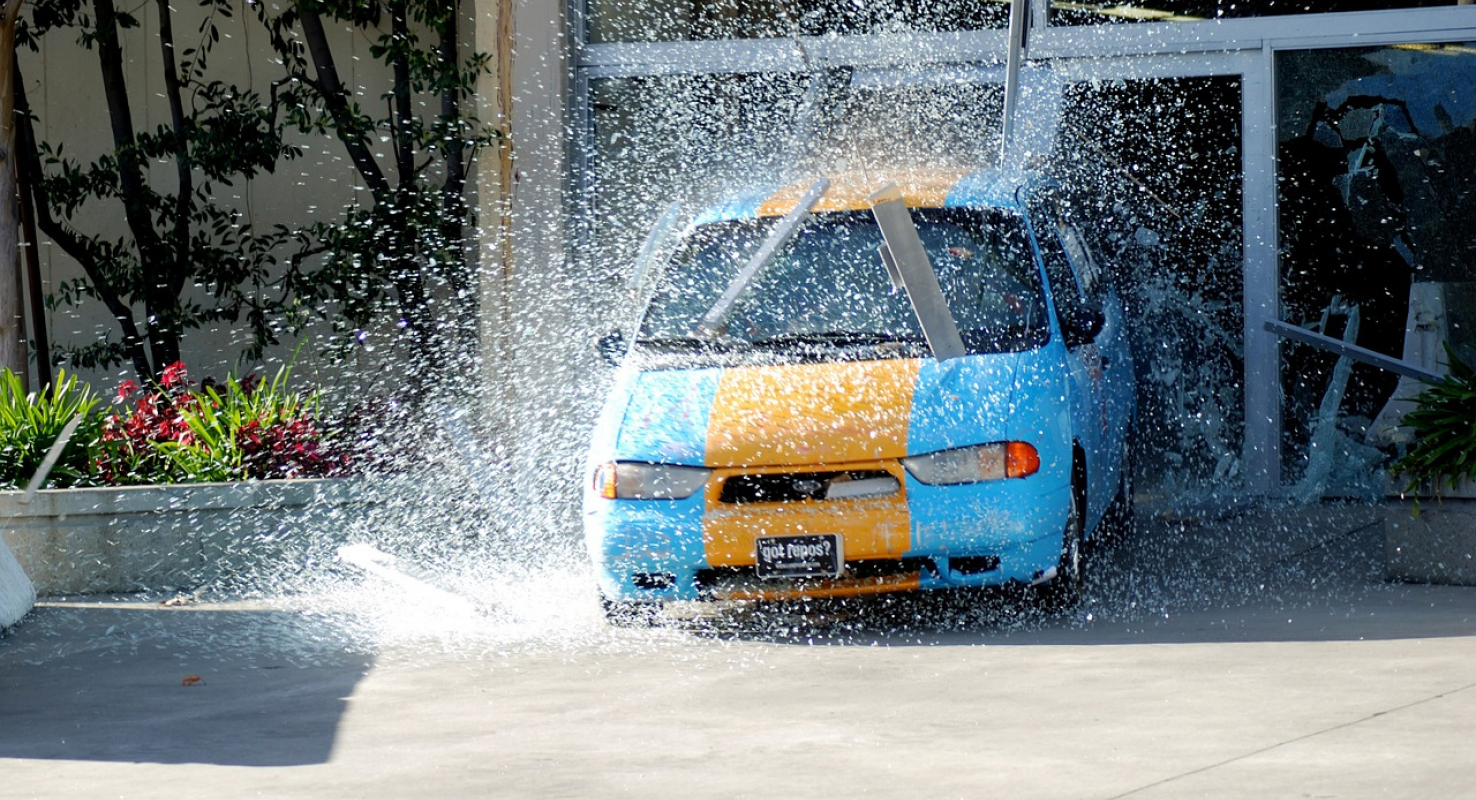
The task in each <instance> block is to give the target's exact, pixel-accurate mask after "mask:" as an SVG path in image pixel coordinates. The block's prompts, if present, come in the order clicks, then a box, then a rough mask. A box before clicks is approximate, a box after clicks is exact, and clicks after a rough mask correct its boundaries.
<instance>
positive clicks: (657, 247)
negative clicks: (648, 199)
mask: <svg viewBox="0 0 1476 800" xmlns="http://www.w3.org/2000/svg"><path fill="white" fill-rule="evenodd" d="M681 213H682V202H681V201H680V200H674V201H672V204H671V205H669V206H667V207H666V211H664V212H662V214H661V218H660V219H658V220H656V224H655V225H653V226H652V227H651V233H650V234H648V235H647V236H646V241H645V242H644V243H642V244H641V252H640V253H638V254H636V260H635V269H633V270H631V272H630V280H629V281H627V282H626V288H627V289H631V290H632V291H635V290H639V289H640V288H641V284H642V283H644V282H645V280H646V276H647V275H649V274H650V273H651V268H652V267H654V266H655V264H656V261H657V256H659V255H660V254H661V251H663V250H665V249H666V244H667V242H668V241H670V240H671V231H672V229H673V228H675V227H676V224H677V222H678V221H679V218H680V216H681Z"/></svg>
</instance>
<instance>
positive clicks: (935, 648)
mask: <svg viewBox="0 0 1476 800" xmlns="http://www.w3.org/2000/svg"><path fill="white" fill-rule="evenodd" d="M1381 558H1382V536H1381V531H1380V527H1379V525H1378V524H1377V514H1376V512H1375V511H1374V510H1373V509H1370V508H1367V507H1361V506H1353V507H1338V506H1319V507H1314V508H1312V509H1290V508H1281V509H1274V508H1272V509H1267V508H1255V507H1248V508H1220V509H1204V510H1201V511H1199V512H1191V513H1187V514H1186V513H1179V514H1176V515H1174V516H1172V517H1155V518H1153V519H1151V520H1149V521H1147V523H1146V524H1144V525H1143V526H1142V530H1141V531H1140V535H1139V536H1138V537H1136V538H1135V539H1134V540H1132V541H1128V542H1124V543H1122V544H1120V545H1118V546H1117V547H1115V548H1114V549H1112V550H1109V551H1107V552H1105V553H1103V554H1102V555H1101V558H1100V559H1099V564H1098V569H1097V572H1096V574H1095V577H1094V578H1093V580H1092V582H1091V584H1090V591H1091V600H1090V602H1089V603H1087V604H1086V605H1085V606H1083V607H1082V608H1081V609H1078V610H1076V611H1075V612H1072V613H1070V614H1068V615H1065V616H1063V617H1057V618H1044V617H1041V616H1040V615H1038V614H1037V613H1035V612H1034V611H1033V609H1031V608H1030V607H1029V606H1023V605H1020V604H1018V603H1016V602H1014V601H1013V599H1011V598H1008V597H1001V596H995V595H986V596H967V597H965V596H955V597H945V598H936V597H933V598H921V599H907V600H902V601H892V602H876V603H867V604H864V605H863V606H861V607H859V608H853V607H849V606H847V607H840V608H834V607H828V608H824V609H819V610H816V609H809V610H806V609H788V610H774V609H770V610H768V611H767V612H766V613H764V614H762V615H758V616H751V615H749V614H747V613H745V612H742V611H732V610H729V611H724V612H720V613H712V612H706V613H702V614H699V615H698V617H697V618H696V619H689V620H686V621H684V622H682V623H681V624H678V625H675V626H673V627H667V628H660V629H657V630H653V631H611V630H608V629H606V628H604V627H603V625H602V623H601V622H600V621H599V620H598V619H597V618H596V615H595V614H594V612H593V598H592V597H591V596H590V595H589V594H588V592H587V591H585V590H583V588H582V587H583V586H584V578H583V576H582V575H580V574H579V573H578V571H577V569H572V568H571V571H566V572H561V573H559V574H557V575H553V576H551V578H550V580H549V583H551V584H553V585H554V587H553V588H552V589H551V590H539V589H537V588H536V582H535V583H534V584H527V585H523V586H520V587H518V588H517V589H516V590H515V591H510V592H508V593H507V594H506V595H505V597H504V603H503V605H504V606H506V607H507V608H509V609H512V608H516V609H517V611H516V613H514V612H511V611H510V612H508V613H506V614H502V615H500V616H499V615H498V614H496V613H494V614H491V615H487V614H473V613H468V612H465V610H464V609H456V608H455V607H454V604H447V603H438V602H437V601H435V599H434V598H429V599H426V598H422V599H421V600H419V601H416V602H414V603H410V602H396V601H395V600H393V599H386V598H387V597H388V596H389V593H390V592H391V591H393V590H391V589H390V588H388V587H386V586H384V585H381V584H375V583H373V582H366V583H364V584H363V585H362V586H361V587H354V586H343V585H339V586H335V587H334V588H333V589H332V590H331V591H327V592H324V593H322V594H312V595H299V596H294V597H291V598H278V599H271V600H264V601H253V602H244V601H241V602H224V603H192V604H187V605H183V606H179V607H168V606H163V605H160V603H159V602H158V600H159V598H138V597H132V598H120V599H106V598H82V599H77V600H69V601H49V602H43V603H42V604H41V605H40V606H39V607H38V608H37V610H36V611H35V612H34V613H33V615H32V616H31V617H30V618H28V619H27V620H26V621H25V622H23V623H22V624H21V625H20V626H19V627H17V628H16V629H15V630H14V631H13V632H12V633H11V634H10V635H9V636H8V637H7V638H6V639H4V640H0V797H3V798H9V797H161V796H191V797H409V796H416V797H427V796H435V797H535V798H536V797H699V798H702V797H762V798H767V797H827V798H828V797H837V796H842V795H847V794H849V795H859V796H866V797H912V796H918V795H926V796H933V797H984V796H994V797H1012V798H1014V797H1020V798H1103V799H1104V800H1105V799H1106V798H1124V797H1132V798H1179V797H1257V798H1260V797H1344V798H1363V797H1380V798H1388V797H1461V796H1472V795H1473V794H1476V779H1473V778H1472V777H1471V776H1472V775H1473V774H1476V747H1472V746H1471V744H1470V739H1471V732H1472V722H1471V721H1472V720H1473V719H1476V589H1469V588H1459V587H1433V586H1416V585H1390V584H1386V583H1383V582H1382V581H1381V580H1380V574H1381V573H1380V570H1381V567H1382V562H1381ZM540 591H542V592H543V594H542V595H540ZM195 676H198V680H191V678H193V677H195ZM186 684H188V685H186Z"/></svg>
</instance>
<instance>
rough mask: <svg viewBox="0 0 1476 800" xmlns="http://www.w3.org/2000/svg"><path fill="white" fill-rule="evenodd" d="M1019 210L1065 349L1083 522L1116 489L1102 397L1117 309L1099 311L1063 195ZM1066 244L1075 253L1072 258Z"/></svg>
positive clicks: (1090, 270)
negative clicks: (1081, 462) (1081, 459)
mask: <svg viewBox="0 0 1476 800" xmlns="http://www.w3.org/2000/svg"><path fill="white" fill-rule="evenodd" d="M1027 209H1028V212H1029V221H1030V226H1031V232H1032V233H1033V234H1034V235H1035V238H1036V244H1037V246H1038V247H1039V248H1040V257H1041V261H1042V262H1043V264H1044V265H1045V271H1046V279H1047V281H1048V282H1049V284H1050V289H1051V298H1052V300H1053V301H1054V303H1055V307H1056V315H1057V317H1058V319H1059V321H1060V326H1061V333H1062V336H1063V337H1064V339H1065V345H1066V349H1067V352H1068V354H1069V355H1068V358H1067V362H1068V363H1067V367H1068V368H1069V370H1070V375H1071V378H1070V385H1069V392H1070V397H1069V402H1070V407H1071V421H1072V428H1073V431H1074V434H1075V436H1076V441H1077V442H1078V444H1080V446H1081V448H1082V450H1083V452H1084V453H1085V455H1086V464H1085V467H1086V470H1085V472H1086V489H1087V507H1086V510H1085V511H1086V523H1087V524H1088V525H1089V526H1091V525H1095V524H1096V522H1097V520H1098V519H1100V518H1101V516H1102V514H1103V512H1105V511H1106V508H1107V505H1108V503H1110V502H1111V501H1112V498H1113V496H1114V495H1115V494H1116V491H1117V486H1118V481H1119V471H1120V468H1121V462H1122V459H1121V456H1120V445H1118V444H1117V442H1118V439H1117V436H1116V435H1115V431H1116V430H1118V428H1117V427H1116V426H1115V425H1114V420H1113V417H1114V411H1115V410H1116V409H1114V408H1113V406H1115V405H1118V404H1117V403H1113V402H1109V394H1110V393H1109V391H1108V371H1109V370H1113V369H1121V368H1122V367H1124V366H1126V365H1125V364H1114V363H1113V362H1114V360H1121V357H1120V356H1118V357H1117V359H1114V356H1116V355H1117V354H1118V353H1119V349H1120V348H1121V347H1122V346H1123V344H1124V333H1123V330H1122V328H1123V320H1122V317H1121V314H1120V313H1112V314H1108V313H1106V311H1107V309H1106V307H1105V304H1104V302H1103V301H1104V299H1105V297H1106V293H1105V292H1104V291H1099V289H1100V288H1101V287H1100V285H1099V284H1100V280H1099V279H1100V274H1099V273H1098V271H1097V269H1096V263H1095V261H1092V260H1090V259H1089V258H1087V257H1085V255H1086V254H1084V253H1082V252H1080V251H1079V246H1080V245H1081V241H1080V237H1079V234H1077V233H1075V231H1070V230H1069V229H1068V225H1069V222H1068V219H1069V217H1068V214H1067V209H1066V206H1065V201H1064V199H1062V197H1061V196H1060V195H1059V194H1058V193H1056V192H1054V191H1045V192H1042V193H1041V194H1039V195H1036V196H1035V197H1034V198H1032V199H1031V200H1030V202H1029V203H1028V205H1027ZM1067 242H1070V243H1071V245H1072V247H1071V249H1074V250H1078V251H1079V252H1078V254H1077V257H1076V258H1075V259H1073V258H1072V256H1071V254H1070V253H1069V252H1068V247H1067ZM1113 310H1114V312H1115V311H1116V309H1113ZM1109 317H1111V319H1110V320H1109V319H1108V318H1109ZM1119 413H1120V412H1119Z"/></svg>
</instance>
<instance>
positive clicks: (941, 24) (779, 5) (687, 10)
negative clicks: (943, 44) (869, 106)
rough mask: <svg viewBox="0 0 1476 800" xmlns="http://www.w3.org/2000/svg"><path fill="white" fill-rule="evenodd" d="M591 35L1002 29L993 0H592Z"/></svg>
mask: <svg viewBox="0 0 1476 800" xmlns="http://www.w3.org/2000/svg"><path fill="white" fill-rule="evenodd" d="M585 21H586V27H587V31H588V39H589V41H591V42H666V41H701V40H712V39H762V38H776V37H789V36H822V35H826V34H839V35H864V34H877V33H901V32H938V31H969V30H982V29H985V28H1002V27H1005V26H1006V25H1007V24H1008V21H1009V3H1000V2H994V1H993V0H867V2H864V3H860V2H852V0H587V4H586V11H585Z"/></svg>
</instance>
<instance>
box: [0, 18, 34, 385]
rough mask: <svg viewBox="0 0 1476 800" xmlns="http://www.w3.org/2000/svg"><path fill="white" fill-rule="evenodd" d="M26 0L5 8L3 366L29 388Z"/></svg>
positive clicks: (0, 168) (1, 82)
mask: <svg viewBox="0 0 1476 800" xmlns="http://www.w3.org/2000/svg"><path fill="white" fill-rule="evenodd" d="M21 3H22V0H6V2H5V5H4V7H3V8H0V367H5V368H7V369H9V370H10V371H11V372H14V373H15V374H16V375H18V376H20V379H21V381H22V382H23V383H24V384H27V388H29V383H30V370H28V369H27V368H26V337H25V302H24V300H23V298H24V289H23V285H22V283H21V260H20V214H19V210H20V209H19V205H18V202H17V201H18V195H17V191H16V165H15V21H16V17H17V15H19V14H20V8H21Z"/></svg>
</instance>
